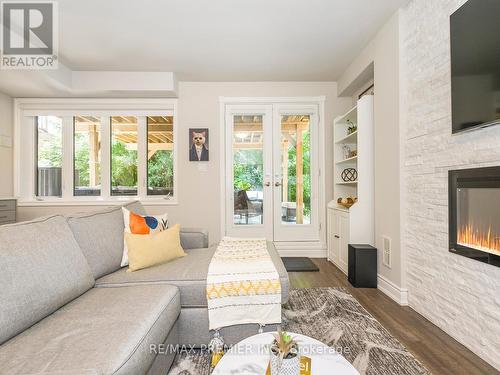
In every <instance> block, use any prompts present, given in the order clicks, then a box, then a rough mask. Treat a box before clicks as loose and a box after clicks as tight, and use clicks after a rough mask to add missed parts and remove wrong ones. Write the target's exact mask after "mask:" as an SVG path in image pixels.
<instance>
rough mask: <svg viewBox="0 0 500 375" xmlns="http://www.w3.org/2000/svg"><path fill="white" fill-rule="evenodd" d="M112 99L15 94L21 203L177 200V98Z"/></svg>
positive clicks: (18, 192) (17, 173) (153, 201)
mask: <svg viewBox="0 0 500 375" xmlns="http://www.w3.org/2000/svg"><path fill="white" fill-rule="evenodd" d="M108 102H109V101H107V100H100V99H95V100H94V99H81V103H79V102H77V101H76V100H70V101H67V100H64V99H54V100H46V99H44V100H40V102H37V101H36V100H35V99H18V100H16V103H15V106H16V108H17V110H18V111H19V113H20V116H19V117H18V120H16V121H15V127H16V133H17V136H16V139H15V142H16V146H17V147H16V159H17V162H15V163H14V168H15V174H16V179H15V190H16V194H17V195H18V196H19V202H20V204H21V205H22V204H26V205H30V204H35V203H36V202H37V201H40V203H41V204H49V205H50V204H51V202H54V204H57V205H59V204H61V205H65V204H71V203H72V202H79V203H77V204H84V202H86V201H100V202H102V203H103V204H104V203H105V202H112V201H117V200H118V201H121V200H125V199H137V198H140V199H149V200H150V201H151V202H152V204H155V200H156V201H158V202H160V201H159V199H161V200H162V201H163V200H164V199H166V200H171V201H174V199H173V197H174V177H175V156H176V153H175V148H174V144H173V143H174V134H173V133H174V131H175V127H174V126H173V120H174V116H175V108H176V103H175V101H174V100H165V99H162V100H155V99H153V100H149V99H148V100H137V101H136V102H134V103H130V101H124V103H119V102H120V101H119V100H116V101H113V102H109V103H108ZM117 102H118V103H117ZM107 104H109V105H110V108H109V109H106V105H107ZM90 108H91V109H90ZM134 108H136V109H134ZM174 203H175V202H174Z"/></svg>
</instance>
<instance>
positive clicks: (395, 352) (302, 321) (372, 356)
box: [169, 288, 430, 375]
mask: <svg viewBox="0 0 500 375" xmlns="http://www.w3.org/2000/svg"><path fill="white" fill-rule="evenodd" d="M283 328H284V329H286V330H288V331H291V332H296V333H301V334H304V335H307V336H310V337H313V338H315V339H317V340H319V341H322V342H324V343H325V344H327V345H330V346H332V347H334V348H335V349H337V351H339V352H341V353H342V355H343V356H344V357H345V358H346V359H347V360H348V361H349V362H351V363H352V364H353V365H354V367H356V369H357V370H358V371H359V373H360V374H361V375H421V374H422V375H423V374H425V375H429V374H430V373H429V372H428V371H427V370H426V369H425V368H424V367H423V365H422V364H420V362H418V361H417V359H416V358H415V357H414V356H413V355H412V354H411V353H410V352H408V351H407V350H406V349H405V348H404V346H403V345H401V343H400V342H399V341H398V340H396V339H395V338H394V337H393V336H392V335H391V334H390V333H389V332H387V330H386V329H385V328H384V327H382V325H381V324H380V323H379V322H378V321H377V320H375V318H374V317H373V316H371V315H370V314H369V313H368V312H367V311H366V310H365V309H364V308H363V306H361V304H360V303H359V302H358V301H357V300H356V299H355V298H354V297H353V296H352V295H351V294H350V293H349V292H348V291H347V290H346V289H344V288H313V289H294V290H292V291H290V299H289V301H288V303H287V304H286V305H285V306H284V308H283ZM209 368H210V361H209V356H208V354H207V353H201V352H194V353H182V354H180V355H178V356H177V358H176V360H175V363H174V365H173V366H172V369H171V370H170V372H169V375H208V374H209Z"/></svg>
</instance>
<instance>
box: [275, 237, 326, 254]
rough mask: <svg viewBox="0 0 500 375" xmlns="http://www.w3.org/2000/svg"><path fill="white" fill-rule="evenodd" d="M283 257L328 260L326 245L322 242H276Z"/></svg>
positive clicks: (277, 248)
mask: <svg viewBox="0 0 500 375" xmlns="http://www.w3.org/2000/svg"><path fill="white" fill-rule="evenodd" d="M274 246H275V247H276V250H277V251H278V254H279V255H280V256H282V257H308V258H326V254H327V250H326V245H325V244H322V243H321V242H319V241H317V242H274Z"/></svg>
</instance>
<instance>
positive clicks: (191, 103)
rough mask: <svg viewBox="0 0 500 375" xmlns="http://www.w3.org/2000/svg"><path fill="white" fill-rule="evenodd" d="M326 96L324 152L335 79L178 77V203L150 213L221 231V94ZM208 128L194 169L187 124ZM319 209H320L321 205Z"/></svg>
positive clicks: (23, 212) (335, 106)
mask: <svg viewBox="0 0 500 375" xmlns="http://www.w3.org/2000/svg"><path fill="white" fill-rule="evenodd" d="M321 95H324V96H326V103H325V115H326V119H325V125H326V126H325V128H326V129H325V130H326V135H325V136H324V137H322V139H323V140H325V142H326V151H325V152H326V155H328V156H329V155H332V146H331V140H332V137H333V136H332V131H331V130H332V123H333V119H334V117H336V116H338V115H340V114H341V113H343V112H345V111H346V110H347V109H348V108H349V106H350V104H351V103H350V99H349V98H340V99H339V98H338V97H337V84H336V83H334V82H312V83H308V82H291V83H287V82H280V83H276V82H256V83H226V82H180V83H179V106H178V124H179V126H180V131H179V139H178V140H176V143H175V144H176V147H179V160H178V184H179V186H178V190H177V191H178V200H179V204H178V205H177V206H150V207H147V209H148V212H149V213H152V214H154V213H161V212H164V211H167V212H168V213H169V214H170V217H171V220H172V221H173V222H179V223H180V224H181V225H185V226H190V227H193V226H194V227H203V228H207V229H208V230H209V231H210V237H211V238H210V240H211V242H212V243H213V242H215V241H217V240H218V239H219V235H220V232H221V228H220V215H221V202H220V174H221V170H220V156H221V154H222V148H223V143H222V129H220V119H219V97H220V96H261V97H270V96H276V97H283V96H287V97H293V96H296V97H298V96H321ZM192 127H202V128H209V129H210V161H209V162H208V168H207V170H206V171H200V170H199V169H198V166H199V164H198V163H195V162H189V161H188V156H189V155H188V148H189V145H188V142H189V138H188V130H187V129H188V128H192ZM332 169H333V164H332V160H331V158H330V157H328V158H327V162H326V181H327V184H326V192H327V195H326V200H327V201H328V200H330V199H332V194H331V192H332V185H333V184H332V179H333V176H332V172H331V171H332ZM93 209H95V207H20V208H19V218H20V220H28V219H31V218H33V217H37V216H41V215H46V214H50V213H55V212H60V213H71V212H77V211H84V210H93ZM321 209H325V210H326V208H325V207H322V208H321Z"/></svg>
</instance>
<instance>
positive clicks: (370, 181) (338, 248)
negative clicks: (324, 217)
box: [328, 95, 375, 273]
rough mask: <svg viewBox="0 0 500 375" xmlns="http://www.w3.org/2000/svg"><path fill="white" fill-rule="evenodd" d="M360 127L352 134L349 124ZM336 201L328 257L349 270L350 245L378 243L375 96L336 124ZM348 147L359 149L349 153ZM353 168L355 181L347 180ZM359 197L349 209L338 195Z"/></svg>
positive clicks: (331, 207) (332, 204)
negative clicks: (346, 172) (347, 170)
mask: <svg viewBox="0 0 500 375" xmlns="http://www.w3.org/2000/svg"><path fill="white" fill-rule="evenodd" d="M352 124H355V125H357V130H356V131H354V132H352V133H350V134H349V133H348V130H347V129H348V128H349V126H352ZM333 127H334V130H333V134H334V140H333V161H334V164H333V165H334V171H333V172H334V173H333V176H334V191H333V196H334V200H333V201H331V202H330V203H329V204H328V259H329V260H330V261H332V262H333V263H335V264H336V265H337V266H338V267H339V268H340V269H341V270H342V271H344V272H345V273H347V271H348V257H347V253H348V251H347V247H348V244H350V243H357V244H370V245H374V242H375V238H374V237H375V235H374V163H373V158H374V154H373V135H374V122H373V96H372V95H366V96H363V97H362V98H361V99H360V100H359V101H358V103H357V105H356V106H355V107H354V108H352V109H351V110H349V111H348V112H347V113H346V114H344V115H342V116H339V117H337V118H336V119H335V121H334V123H333ZM346 148H349V149H350V150H351V151H354V150H355V151H357V153H356V155H355V156H352V155H348V154H347V152H346ZM347 168H353V169H355V170H356V172H357V179H356V180H355V181H344V180H343V179H342V172H343V171H344V170H345V169H347ZM340 197H342V198H347V197H353V198H354V197H356V198H357V199H358V201H357V203H355V204H354V205H353V206H351V207H350V208H349V209H347V208H345V207H342V206H340V205H339V204H338V203H337V199H338V198H340Z"/></svg>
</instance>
